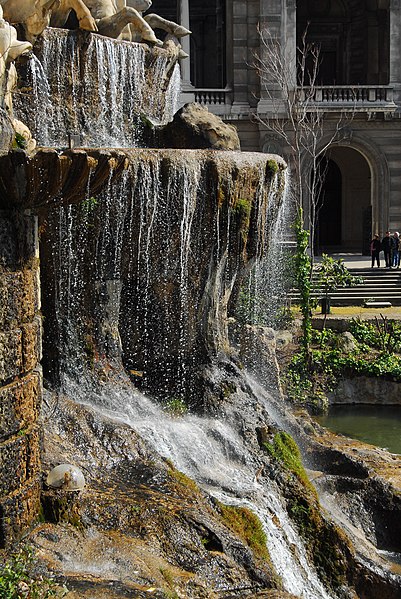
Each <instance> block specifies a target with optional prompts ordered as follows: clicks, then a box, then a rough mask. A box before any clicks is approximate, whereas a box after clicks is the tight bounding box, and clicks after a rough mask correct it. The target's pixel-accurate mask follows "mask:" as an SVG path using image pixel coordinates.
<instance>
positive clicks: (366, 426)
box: [316, 405, 401, 454]
mask: <svg viewBox="0 0 401 599" xmlns="http://www.w3.org/2000/svg"><path fill="white" fill-rule="evenodd" d="M316 420H317V421H318V422H319V423H320V424H321V425H323V426H325V427H326V428H328V429H329V430H331V431H333V432H335V433H341V434H343V435H346V436H347V437H351V438H352V439H357V440H358V441H364V442H365V443H371V444H372V445H376V446H377V447H383V448H384V449H388V451H391V453H398V454H401V406H371V405H352V406H349V405H348V406H332V407H331V408H330V410H329V413H328V414H326V415H325V416H319V417H318V418H316Z"/></svg>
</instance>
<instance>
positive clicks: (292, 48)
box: [258, 0, 296, 118]
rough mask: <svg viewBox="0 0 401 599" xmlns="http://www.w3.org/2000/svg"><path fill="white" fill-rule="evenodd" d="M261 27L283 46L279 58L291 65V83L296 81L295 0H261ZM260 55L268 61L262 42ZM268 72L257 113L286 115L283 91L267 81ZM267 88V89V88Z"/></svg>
mask: <svg viewBox="0 0 401 599" xmlns="http://www.w3.org/2000/svg"><path fill="white" fill-rule="evenodd" d="M260 27H261V29H262V31H263V29H264V28H266V27H268V32H269V36H271V38H272V40H274V41H275V42H277V43H279V44H280V45H281V48H282V50H283V56H282V61H283V65H286V66H287V68H288V66H289V65H293V69H294V72H293V73H291V76H292V77H293V83H294V86H295V85H296V71H295V69H296V59H295V58H296V5H295V0H263V1H262V2H261V17H260ZM260 53H261V57H262V58H263V59H264V60H265V62H266V63H268V60H269V59H268V57H267V56H266V51H265V50H264V48H263V44H261V47H260ZM268 79H269V74H268V73H266V78H265V81H264V83H263V84H262V88H261V91H260V101H259V104H258V114H259V115H260V116H262V118H263V115H266V116H268V115H269V114H271V113H274V115H275V116H277V114H278V113H282V116H285V112H284V111H285V107H284V105H283V104H282V103H281V102H280V98H281V95H282V92H281V88H280V86H279V85H277V84H275V83H270V84H269V81H268ZM267 88H268V91H267Z"/></svg>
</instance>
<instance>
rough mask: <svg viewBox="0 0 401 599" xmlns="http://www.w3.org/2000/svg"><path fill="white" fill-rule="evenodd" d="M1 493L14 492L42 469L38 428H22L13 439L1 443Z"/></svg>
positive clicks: (0, 501)
mask: <svg viewBox="0 0 401 599" xmlns="http://www.w3.org/2000/svg"><path fill="white" fill-rule="evenodd" d="M0 471H1V474H2V475H1V478H0V504H1V503H2V502H3V501H4V500H2V499H1V495H6V494H10V493H13V492H14V491H16V490H18V489H19V488H20V486H21V485H24V484H25V483H27V482H28V481H29V480H31V479H33V478H34V477H35V476H37V474H38V472H39V471H40V437H39V432H38V430H37V429H36V428H32V429H28V431H25V430H24V429H22V430H21V431H20V432H19V433H18V435H16V436H14V437H13V438H12V439H9V440H7V441H3V442H2V443H0Z"/></svg>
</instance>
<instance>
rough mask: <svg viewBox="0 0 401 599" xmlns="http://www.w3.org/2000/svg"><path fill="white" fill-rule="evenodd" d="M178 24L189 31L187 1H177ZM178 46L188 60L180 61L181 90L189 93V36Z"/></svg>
mask: <svg viewBox="0 0 401 599" xmlns="http://www.w3.org/2000/svg"><path fill="white" fill-rule="evenodd" d="M178 12H179V14H178V22H179V23H180V25H183V26H184V27H186V28H187V29H191V27H190V23H189V1H188V0H179V8H178ZM180 44H181V47H182V49H183V50H184V52H186V53H187V54H188V58H184V59H183V60H181V63H180V66H181V78H182V88H183V91H190V90H192V89H193V85H192V84H191V65H190V61H191V44H190V36H188V35H186V36H185V37H182V38H181V39H180ZM188 101H189V100H188V98H187V95H186V102H188Z"/></svg>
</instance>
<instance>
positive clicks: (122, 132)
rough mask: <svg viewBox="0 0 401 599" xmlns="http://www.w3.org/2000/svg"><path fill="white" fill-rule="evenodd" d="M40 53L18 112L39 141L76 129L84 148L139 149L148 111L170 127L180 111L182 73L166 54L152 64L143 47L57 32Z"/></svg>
mask: <svg viewBox="0 0 401 599" xmlns="http://www.w3.org/2000/svg"><path fill="white" fill-rule="evenodd" d="M34 51H35V52H36V55H33V56H32V58H31V59H30V60H29V61H28V66H27V73H26V81H25V82H24V84H23V87H24V93H20V94H17V95H16V101H15V102H14V112H15V116H16V118H18V119H20V120H21V121H23V122H27V123H29V125H30V128H31V132H32V135H33V137H34V138H35V139H36V141H37V144H38V145H39V146H42V147H66V146H68V143H69V136H70V135H71V134H75V135H78V137H79V138H80V141H79V145H80V146H81V147H96V148H99V147H114V148H115V147H118V148H135V147H141V145H142V141H141V138H142V132H143V126H144V125H143V124H142V116H145V117H146V119H150V120H151V121H156V122H157V123H159V124H166V123H167V122H168V121H170V120H172V118H173V115H174V112H175V111H176V110H177V106H178V98H179V94H180V70H179V66H178V65H175V66H174V67H173V69H172V71H171V73H170V72H169V68H170V67H169V58H168V57H167V55H166V54H161V55H159V56H157V57H156V58H155V59H154V60H153V61H152V62H151V64H150V65H146V64H145V63H146V52H145V49H144V48H143V47H142V46H141V44H137V43H131V42H126V41H121V40H112V39H109V38H106V37H102V36H99V35H93V34H92V35H90V36H89V37H88V36H86V37H85V36H84V35H82V34H79V33H77V32H72V31H65V30H52V29H48V30H46V32H45V33H44V34H43V36H42V37H41V40H40V44H37V45H36V46H35V48H34ZM83 55H84V56H85V59H84V60H83V59H82V56H83Z"/></svg>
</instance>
